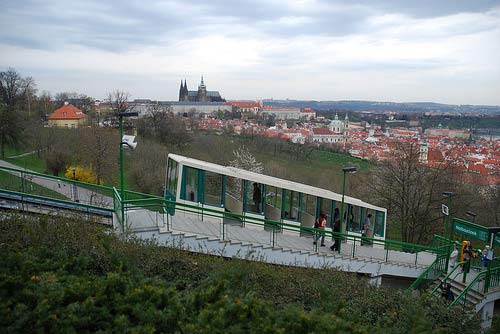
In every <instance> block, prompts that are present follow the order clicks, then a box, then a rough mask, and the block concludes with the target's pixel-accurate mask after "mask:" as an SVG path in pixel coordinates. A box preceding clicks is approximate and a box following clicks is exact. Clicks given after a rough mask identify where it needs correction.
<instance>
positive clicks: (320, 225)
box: [313, 213, 326, 246]
mask: <svg viewBox="0 0 500 334" xmlns="http://www.w3.org/2000/svg"><path fill="white" fill-rule="evenodd" d="M314 227H315V228H317V229H320V230H323V231H317V232H316V236H315V237H314V242H313V244H314V245H316V243H317V242H318V240H319V238H321V246H325V232H324V230H325V227H326V216H325V215H324V214H323V213H322V214H320V215H319V218H318V221H317V222H316V224H315V226H314Z"/></svg>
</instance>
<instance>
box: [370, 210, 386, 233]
mask: <svg viewBox="0 0 500 334" xmlns="http://www.w3.org/2000/svg"><path fill="white" fill-rule="evenodd" d="M372 216H373V215H372ZM372 219H373V217H372ZM384 225H385V213H384V212H382V211H375V223H374V225H373V235H374V236H377V237H383V236H384Z"/></svg>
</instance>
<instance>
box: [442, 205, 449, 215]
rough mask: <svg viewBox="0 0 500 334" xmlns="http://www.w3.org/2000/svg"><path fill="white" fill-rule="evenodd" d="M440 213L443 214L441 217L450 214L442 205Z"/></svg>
mask: <svg viewBox="0 0 500 334" xmlns="http://www.w3.org/2000/svg"><path fill="white" fill-rule="evenodd" d="M441 212H443V215H445V216H448V215H449V214H450V211H449V210H448V207H447V206H446V205H444V204H441Z"/></svg>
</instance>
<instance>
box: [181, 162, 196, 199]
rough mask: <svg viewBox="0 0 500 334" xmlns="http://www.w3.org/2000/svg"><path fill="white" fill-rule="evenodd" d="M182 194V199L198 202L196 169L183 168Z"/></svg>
mask: <svg viewBox="0 0 500 334" xmlns="http://www.w3.org/2000/svg"><path fill="white" fill-rule="evenodd" d="M184 171H185V173H184V193H183V194H182V195H183V196H182V199H185V200H188V201H192V202H198V200H199V199H198V196H199V194H198V184H199V183H198V169H195V168H191V167H185V169H184Z"/></svg>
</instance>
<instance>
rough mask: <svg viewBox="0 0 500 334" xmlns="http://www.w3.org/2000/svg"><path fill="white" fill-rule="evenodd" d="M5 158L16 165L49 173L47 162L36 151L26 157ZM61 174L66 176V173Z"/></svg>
mask: <svg viewBox="0 0 500 334" xmlns="http://www.w3.org/2000/svg"><path fill="white" fill-rule="evenodd" d="M4 160H5V161H7V162H10V163H11V164H14V165H16V166H19V167H22V168H26V169H29V170H32V171H35V172H38V173H47V164H46V162H45V160H43V159H41V158H40V157H38V156H37V154H35V153H34V154H30V155H27V156H24V157H18V158H6V159H4ZM59 176H64V175H59Z"/></svg>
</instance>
